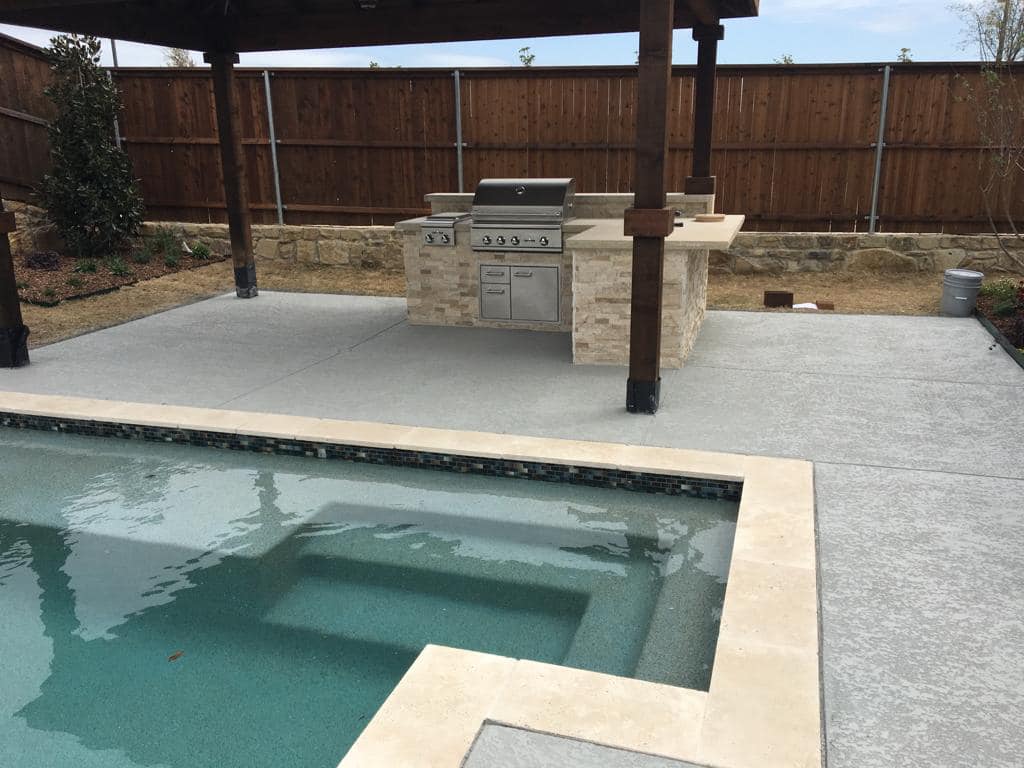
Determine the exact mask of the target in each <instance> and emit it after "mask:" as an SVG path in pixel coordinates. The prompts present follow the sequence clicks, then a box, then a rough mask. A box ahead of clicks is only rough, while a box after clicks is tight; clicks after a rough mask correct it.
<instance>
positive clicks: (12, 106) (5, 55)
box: [0, 35, 53, 201]
mask: <svg viewBox="0 0 1024 768" xmlns="http://www.w3.org/2000/svg"><path fill="white" fill-rule="evenodd" d="M49 75H50V70H49V67H48V66H47V64H46V57H45V56H43V53H42V51H40V50H39V49H38V48H36V47H35V46H32V45H29V44H27V43H23V42H21V41H20V40H15V39H14V38H13V37H7V36H6V35H0V196H3V197H5V198H7V199H9V200H22V201H24V200H27V199H28V198H29V196H30V195H31V194H32V188H33V186H34V185H35V184H37V183H38V182H39V180H40V179H41V178H42V176H43V173H44V172H45V171H46V168H47V166H48V163H49V151H50V149H49V141H48V139H47V134H46V126H47V124H48V122H49V120H50V118H51V117H52V115H53V104H52V103H51V102H50V100H49V99H47V98H46V97H45V96H44V95H43V86H44V85H45V84H46V82H47V80H48V79H49Z"/></svg>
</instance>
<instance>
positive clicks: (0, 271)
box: [0, 200, 28, 368]
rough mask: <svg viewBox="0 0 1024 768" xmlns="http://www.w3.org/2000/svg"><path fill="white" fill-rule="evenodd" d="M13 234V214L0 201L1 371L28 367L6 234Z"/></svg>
mask: <svg viewBox="0 0 1024 768" xmlns="http://www.w3.org/2000/svg"><path fill="white" fill-rule="evenodd" d="M13 231H14V214H13V213H5V212H4V204H3V201H2V200H0V368H20V367H21V366H23V365H28V328H27V327H26V326H25V323H24V321H23V320H22V319H21V302H20V300H19V299H18V284H17V283H16V282H15V278H14V259H13V258H12V257H11V241H10V239H9V238H8V237H7V235H8V233H10V232H13Z"/></svg>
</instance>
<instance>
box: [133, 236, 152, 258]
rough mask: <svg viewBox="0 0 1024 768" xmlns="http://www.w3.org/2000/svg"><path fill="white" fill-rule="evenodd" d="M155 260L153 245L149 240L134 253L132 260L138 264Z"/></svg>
mask: <svg viewBox="0 0 1024 768" xmlns="http://www.w3.org/2000/svg"><path fill="white" fill-rule="evenodd" d="M152 260H153V246H152V244H151V243H150V242H149V241H148V240H147V241H146V242H144V243H143V244H142V247H141V248H140V249H139V250H137V251H135V252H134V253H133V254H132V261H134V262H135V263H136V264H149V262H151V261H152Z"/></svg>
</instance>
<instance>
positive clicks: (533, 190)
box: [472, 179, 576, 223]
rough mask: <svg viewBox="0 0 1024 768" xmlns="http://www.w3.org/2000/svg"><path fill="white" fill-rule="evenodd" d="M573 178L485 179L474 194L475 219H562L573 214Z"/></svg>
mask: <svg viewBox="0 0 1024 768" xmlns="http://www.w3.org/2000/svg"><path fill="white" fill-rule="evenodd" d="M575 193H576V182H575V180H574V179H482V180H481V181H480V183H479V184H478V185H477V188H476V194H474V195H473V209H472V212H473V221H474V222H477V223H479V222H484V221H493V222H500V221H537V220H540V219H544V220H550V221H552V222H555V223H557V222H560V221H562V220H564V219H568V218H570V217H571V216H572V207H573V197H574V196H575Z"/></svg>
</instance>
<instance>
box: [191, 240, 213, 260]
mask: <svg viewBox="0 0 1024 768" xmlns="http://www.w3.org/2000/svg"><path fill="white" fill-rule="evenodd" d="M192 258H193V259H199V260H200V261H206V260H207V259H208V258H210V249H209V248H207V247H206V245H205V244H204V243H193V244H192Z"/></svg>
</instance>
